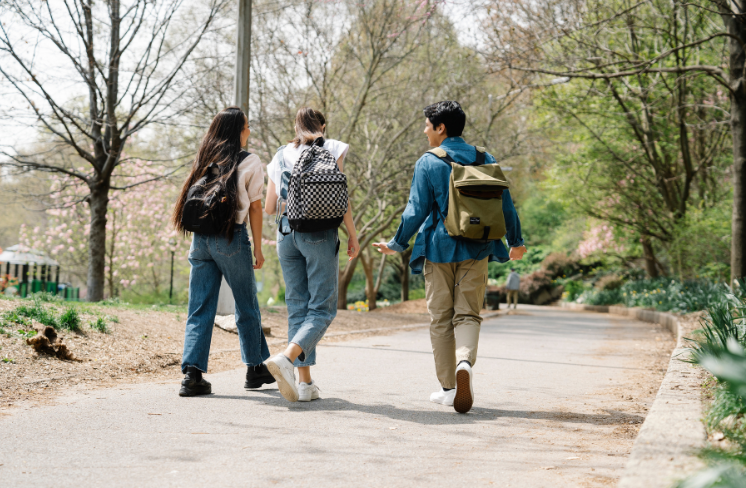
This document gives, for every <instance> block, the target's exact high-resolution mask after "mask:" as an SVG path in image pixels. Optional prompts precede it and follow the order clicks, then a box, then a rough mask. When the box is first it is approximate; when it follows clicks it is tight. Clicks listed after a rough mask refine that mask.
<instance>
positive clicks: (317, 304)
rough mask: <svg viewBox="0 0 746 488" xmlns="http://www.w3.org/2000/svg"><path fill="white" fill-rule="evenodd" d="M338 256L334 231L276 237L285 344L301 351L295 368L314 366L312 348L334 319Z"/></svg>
mask: <svg viewBox="0 0 746 488" xmlns="http://www.w3.org/2000/svg"><path fill="white" fill-rule="evenodd" d="M338 253H339V236H338V235H337V229H330V230H324V231H321V232H304V233H301V232H294V231H293V232H291V233H290V234H288V235H286V236H284V235H282V234H281V233H279V232H278V233H277V255H278V256H279V258H280V265H281V266H282V276H283V278H284V279H285V303H287V306H288V343H290V342H293V343H295V344H298V345H299V346H300V347H301V349H303V353H302V354H301V355H300V356H298V359H296V360H295V363H294V364H295V366H296V367H298V366H313V365H314V364H316V344H318V343H319V341H320V340H321V338H322V337H324V333H325V332H326V329H327V328H328V327H329V324H331V323H332V320H334V317H336V315H337V287H338V283H339V272H338V269H339V255H338Z"/></svg>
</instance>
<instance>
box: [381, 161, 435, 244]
mask: <svg viewBox="0 0 746 488" xmlns="http://www.w3.org/2000/svg"><path fill="white" fill-rule="evenodd" d="M425 157H426V156H423V157H421V158H420V159H419V161H417V164H415V166H414V176H413V177H412V186H411V187H410V189H409V202H408V203H407V208H405V209H404V213H402V216H401V223H400V224H399V228H398V229H397V231H396V235H395V236H394V238H393V239H391V242H389V243H388V244H387V246H388V247H389V249H391V250H393V251H396V252H402V251H404V250H406V249H407V248H408V247H409V240H410V239H411V238H412V236H413V235H415V234H416V233H417V231H418V230H419V229H420V227H421V226H422V224H423V223H424V222H425V220H426V219H427V217H428V216H429V215H430V213H431V212H432V209H433V201H434V199H433V193H434V192H433V187H432V184H431V183H430V179H429V178H428V176H427V171H425V168H424V165H425Z"/></svg>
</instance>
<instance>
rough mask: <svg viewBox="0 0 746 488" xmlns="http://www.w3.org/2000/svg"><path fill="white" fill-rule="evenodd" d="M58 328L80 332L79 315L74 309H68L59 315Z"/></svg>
mask: <svg viewBox="0 0 746 488" xmlns="http://www.w3.org/2000/svg"><path fill="white" fill-rule="evenodd" d="M59 324H60V327H61V328H63V329H67V330H80V315H79V314H78V310H77V309H76V308H75V307H69V308H68V309H67V310H65V311H64V312H63V313H62V315H60V320H59Z"/></svg>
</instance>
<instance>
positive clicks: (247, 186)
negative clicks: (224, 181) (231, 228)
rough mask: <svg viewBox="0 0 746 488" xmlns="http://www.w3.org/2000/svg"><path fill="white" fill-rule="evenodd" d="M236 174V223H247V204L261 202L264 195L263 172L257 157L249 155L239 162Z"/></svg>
mask: <svg viewBox="0 0 746 488" xmlns="http://www.w3.org/2000/svg"><path fill="white" fill-rule="evenodd" d="M236 171H237V173H238V188H237V190H238V208H237V209H236V223H237V224H243V223H244V222H248V221H249V204H250V203H251V202H255V201H257V200H261V198H262V195H263V194H264V171H262V162H261V161H259V156H257V155H256V154H251V155H249V156H247V157H246V158H244V160H243V161H241V164H239V165H238V168H237V170H236Z"/></svg>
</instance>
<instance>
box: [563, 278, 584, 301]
mask: <svg viewBox="0 0 746 488" xmlns="http://www.w3.org/2000/svg"><path fill="white" fill-rule="evenodd" d="M584 291H585V285H584V284H583V282H582V281H575V280H567V281H565V293H564V298H565V299H566V300H569V301H571V302H574V301H575V300H576V299H577V298H578V297H579V296H580V294H581V293H583V292H584Z"/></svg>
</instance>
